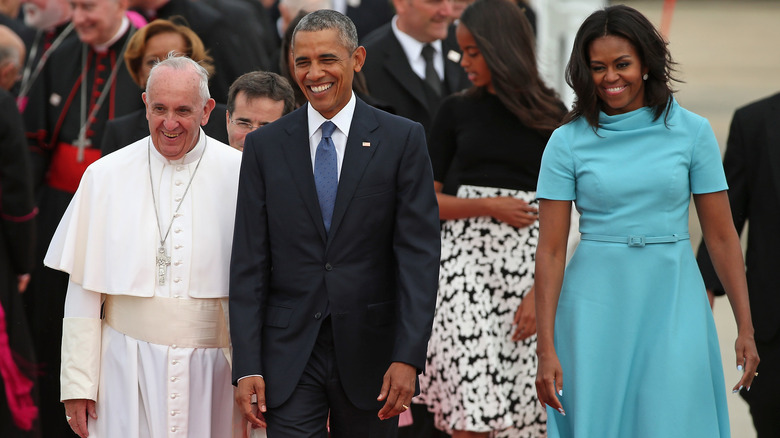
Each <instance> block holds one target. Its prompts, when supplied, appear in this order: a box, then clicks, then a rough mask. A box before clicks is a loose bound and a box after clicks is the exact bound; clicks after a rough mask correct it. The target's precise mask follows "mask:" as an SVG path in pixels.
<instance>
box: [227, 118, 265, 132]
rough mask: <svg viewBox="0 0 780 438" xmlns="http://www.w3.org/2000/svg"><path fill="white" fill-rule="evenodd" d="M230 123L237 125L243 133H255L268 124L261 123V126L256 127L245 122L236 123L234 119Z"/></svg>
mask: <svg viewBox="0 0 780 438" xmlns="http://www.w3.org/2000/svg"><path fill="white" fill-rule="evenodd" d="M230 123H232V124H234V125H236V127H238V129H240V130H242V131H254V130H255V129H257V128H259V127H261V126H265V125H267V123H263V122H261V123H260V124H259V125H257V126H255V125H253V124H251V123H249V122H246V121H243V120H239V121H235V120H233V119H232V118H231V119H230Z"/></svg>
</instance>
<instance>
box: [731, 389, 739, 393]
mask: <svg viewBox="0 0 780 438" xmlns="http://www.w3.org/2000/svg"><path fill="white" fill-rule="evenodd" d="M738 392H739V389H732V390H731V393H732V394H736V393H738Z"/></svg>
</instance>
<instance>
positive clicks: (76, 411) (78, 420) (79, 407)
mask: <svg viewBox="0 0 780 438" xmlns="http://www.w3.org/2000/svg"><path fill="white" fill-rule="evenodd" d="M63 403H65V419H66V420H67V421H68V425H69V426H70V428H71V429H73V432H75V433H76V435H78V436H80V437H81V438H87V437H88V436H89V431H88V430H87V414H89V416H90V417H92V419H93V420H97V412H95V401H94V400H87V399H83V398H79V399H71V400H65V401H64V402H63ZM68 417H70V419H68Z"/></svg>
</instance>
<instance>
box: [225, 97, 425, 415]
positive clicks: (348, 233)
mask: <svg viewBox="0 0 780 438" xmlns="http://www.w3.org/2000/svg"><path fill="white" fill-rule="evenodd" d="M439 256H440V236H439V216H438V206H437V203H436V196H435V193H434V191H433V176H432V171H431V165H430V160H429V159H428V154H427V150H426V145H425V134H424V132H423V129H422V127H421V126H420V125H419V124H417V123H413V122H410V121H408V120H406V119H403V118H401V117H397V116H393V115H390V114H388V113H385V112H383V111H381V110H377V109H375V108H372V107H370V106H368V105H367V104H365V103H364V102H362V101H361V100H359V99H358V100H357V105H356V108H355V114H354V117H353V119H352V125H351V127H350V132H349V137H348V140H347V146H346V150H345V154H344V161H343V164H342V170H341V175H340V179H339V185H338V192H337V197H336V204H335V208H334V212H333V220H332V223H331V229H330V233H329V234H326V232H325V227H324V225H323V221H322V214H321V212H320V207H319V202H318V198H317V192H316V189H315V184H314V176H313V171H312V164H311V156H310V151H309V138H308V125H307V114H306V106H304V107H302V108H300V109H298V110H296V111H294V112H293V113H291V114H289V115H287V116H285V117H283V118H281V119H279V120H278V121H276V122H274V123H272V124H270V125H268V126H266V127H264V128H263V129H258V130H257V131H255V132H253V133H251V134H249V135H248V136H247V138H246V144H245V148H244V156H243V159H242V163H241V177H240V179H239V190H238V206H237V212H236V227H235V232H234V240H233V255H232V260H231V269H230V329H231V338H232V343H233V379H234V382H235V381H236V380H237V379H238V378H240V377H243V376H247V375H252V374H262V375H263V376H264V377H265V383H266V402H267V404H268V406H269V407H271V408H273V407H276V406H279V405H281V404H282V403H283V402H285V400H287V398H288V397H289V396H290V394H291V393H292V391H293V389H294V388H295V385H296V384H297V383H298V381H299V379H300V377H301V374H302V372H303V369H304V367H305V366H306V363H307V361H308V359H309V355H310V353H311V351H312V348H313V346H314V342H315V340H316V338H317V334H318V332H319V330H320V325H321V324H322V321H323V319H324V318H325V316H326V315H327V314H328V313H329V314H330V316H331V320H332V327H333V343H334V348H335V355H336V360H337V363H338V369H339V375H340V378H341V381H342V383H343V386H344V391H345V392H346V394H347V396H348V397H349V399H350V401H351V402H352V403H354V404H355V405H356V406H358V407H359V408H361V409H378V408H379V407H380V406H381V405H382V403H380V402H377V401H376V397H377V394H379V390H380V388H381V386H382V378H383V376H384V374H385V372H386V371H387V369H388V367H389V366H390V364H391V363H392V362H404V363H407V364H410V365H412V366H414V367H416V368H417V369H418V372H421V371H422V369H423V368H424V366H425V357H426V350H427V344H428V337H429V336H430V332H431V325H432V321H433V311H434V307H435V304H436V290H437V287H438V270H439Z"/></svg>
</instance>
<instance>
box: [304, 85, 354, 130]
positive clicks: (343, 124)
mask: <svg viewBox="0 0 780 438" xmlns="http://www.w3.org/2000/svg"><path fill="white" fill-rule="evenodd" d="M356 103H357V100H356V99H355V93H354V92H352V94H351V96H350V98H349V102H347V104H346V105H344V108H342V109H341V111H339V112H338V113H337V114H336V115H335V116H333V118H331V119H330V121H331V122H333V124H334V125H336V127H337V128H338V129H339V131H341V132H343V133H344V135H345V136H347V137H349V128H350V126H352V116H353V115H354V114H355V104H356ZM306 116H307V119H308V123H309V138H311V136H312V135H314V133H315V132H317V130H318V129H320V125H322V124H323V123H324V122H325V121H326V120H328V119H326V118H325V117H323V116H322V114H320V113H319V112H318V111H317V110H315V109H314V108H313V107H312V106H311V104H310V103H308V104H306Z"/></svg>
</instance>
